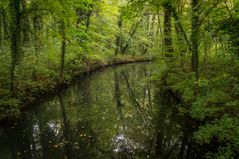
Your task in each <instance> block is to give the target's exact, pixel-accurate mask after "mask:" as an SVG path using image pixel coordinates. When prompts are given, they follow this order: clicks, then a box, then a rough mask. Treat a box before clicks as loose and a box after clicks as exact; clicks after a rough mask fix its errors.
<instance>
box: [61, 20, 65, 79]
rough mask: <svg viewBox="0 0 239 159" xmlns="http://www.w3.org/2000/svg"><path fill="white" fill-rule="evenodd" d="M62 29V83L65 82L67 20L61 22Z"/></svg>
mask: <svg viewBox="0 0 239 159" xmlns="http://www.w3.org/2000/svg"><path fill="white" fill-rule="evenodd" d="M60 31H61V38H62V41H61V68H60V83H63V82H64V69H65V54H66V33H65V22H64V21H63V20H62V21H61V22H60Z"/></svg>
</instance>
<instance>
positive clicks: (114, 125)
mask: <svg viewBox="0 0 239 159" xmlns="http://www.w3.org/2000/svg"><path fill="white" fill-rule="evenodd" d="M158 69H159V68H158V67H157V65H155V64H149V63H141V64H129V65H124V66H118V67H115V68H108V69H105V70H101V71H98V72H96V73H92V74H90V75H87V76H86V77H85V78H83V79H79V80H78V81H76V82H75V83H74V84H73V85H72V86H70V87H69V88H68V89H66V90H63V91H62V92H61V93H59V94H57V95H56V96H54V97H49V99H47V100H46V101H45V102H43V103H42V104H40V105H36V106H34V107H33V108H32V109H31V110H30V111H27V112H25V113H24V114H23V115H22V117H21V119H20V120H19V121H17V122H16V123H15V124H9V125H10V126H7V127H6V126H4V127H3V126H0V158H1V159H78V158H79V159H147V158H152V159H154V158H155V159H156V158H159V159H167V158H169V159H183V158H192V159H193V158H200V157H199V156H200V155H198V152H197V151H196V150H195V149H196V148H195V146H194V144H193V143H192V140H191V136H192V128H191V127H190V126H189V125H191V124H190V121H189V120H187V119H186V117H185V116H183V115H182V113H180V111H179V109H178V106H179V103H177V102H176V101H175V99H174V98H173V95H172V94H171V92H170V91H169V90H168V89H166V88H162V87H159V86H157V85H156V84H154V83H153V82H150V81H152V80H150V79H151V78H150V77H151V76H152V75H154V74H155V73H156V72H157V70H158Z"/></svg>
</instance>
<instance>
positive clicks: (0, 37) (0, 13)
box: [0, 8, 3, 49]
mask: <svg viewBox="0 0 239 159" xmlns="http://www.w3.org/2000/svg"><path fill="white" fill-rule="evenodd" d="M2 45H3V10H2V9H1V8H0V49H1V48H2Z"/></svg>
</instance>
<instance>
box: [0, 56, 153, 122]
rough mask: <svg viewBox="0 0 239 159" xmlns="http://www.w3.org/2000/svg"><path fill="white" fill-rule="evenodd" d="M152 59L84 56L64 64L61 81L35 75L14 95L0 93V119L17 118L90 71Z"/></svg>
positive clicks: (19, 87)
mask: <svg viewBox="0 0 239 159" xmlns="http://www.w3.org/2000/svg"><path fill="white" fill-rule="evenodd" d="M152 60H154V58H153V57H149V56H117V57H114V58H112V59H99V58H92V57H87V58H86V57H85V58H83V59H82V62H81V63H80V64H79V65H76V64H71V63H69V64H67V65H66V68H65V72H64V76H65V78H64V81H63V82H61V83H60V82H59V79H58V76H53V77H45V76H44V77H43V76H42V75H37V77H36V79H35V81H32V82H30V83H28V84H25V85H19V86H18V89H17V92H16V96H15V97H11V96H9V95H7V94H1V95H2V96H3V98H1V99H0V100H1V101H0V104H1V107H0V108H1V109H2V110H1V112H0V121H2V120H9V119H15V118H18V117H19V115H20V114H21V111H23V110H24V109H26V108H28V107H29V106H30V105H32V104H34V103H37V102H39V101H40V100H39V99H41V98H43V99H44V97H45V96H49V95H50V94H53V93H56V92H58V91H60V90H61V89H63V88H65V87H67V86H68V85H69V84H70V83H71V82H72V81H73V80H74V79H76V78H79V77H82V76H84V75H86V74H88V73H90V72H93V71H97V70H99V69H102V68H106V67H110V66H114V65H121V64H128V63H136V62H149V61H152ZM56 72H57V71H56Z"/></svg>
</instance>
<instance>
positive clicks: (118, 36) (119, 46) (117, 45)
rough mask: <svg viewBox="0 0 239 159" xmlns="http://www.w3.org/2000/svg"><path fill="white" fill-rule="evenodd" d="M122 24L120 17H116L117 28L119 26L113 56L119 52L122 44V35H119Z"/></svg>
mask: <svg viewBox="0 0 239 159" xmlns="http://www.w3.org/2000/svg"><path fill="white" fill-rule="evenodd" d="M122 25H123V22H122V17H121V16H119V19H118V28H119V33H118V35H117V36H116V42H115V44H116V49H115V56H116V55H117V54H118V53H119V52H121V45H122V37H121V33H122Z"/></svg>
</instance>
